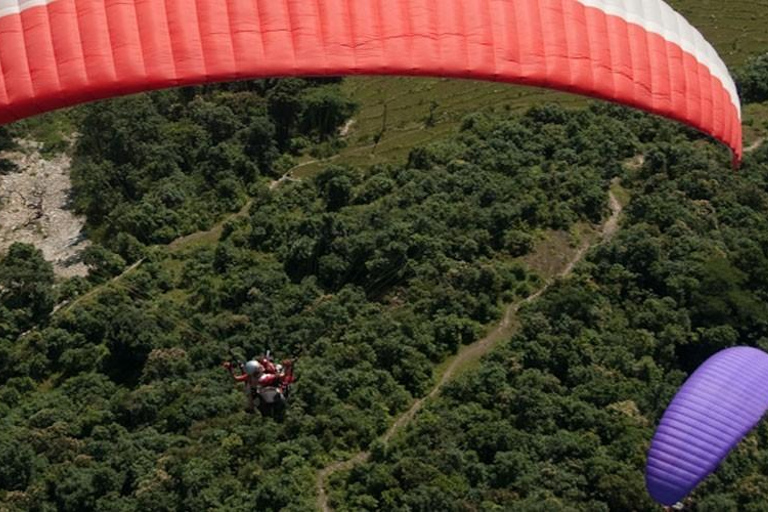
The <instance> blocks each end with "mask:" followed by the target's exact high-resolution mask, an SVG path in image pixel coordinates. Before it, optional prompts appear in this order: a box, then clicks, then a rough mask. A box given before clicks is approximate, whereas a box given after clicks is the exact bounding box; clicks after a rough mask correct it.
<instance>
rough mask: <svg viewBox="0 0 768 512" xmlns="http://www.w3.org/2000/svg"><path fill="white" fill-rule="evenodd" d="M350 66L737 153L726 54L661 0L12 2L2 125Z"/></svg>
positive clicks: (0, 71)
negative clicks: (579, 111) (111, 101)
mask: <svg viewBox="0 0 768 512" xmlns="http://www.w3.org/2000/svg"><path fill="white" fill-rule="evenodd" d="M349 74H369V75H374V74H391V75H423V76H444V77H458V78H474V79H483V80H494V81H502V82H514V83H523V84H528V85H538V86H543V87H550V88H555V89H560V90H566V91H571V92H575V93H581V94H585V95H589V96H593V97H598V98H603V99H607V100H611V101H615V102H618V103H622V104H626V105H631V106H634V107H637V108H640V109H643V110H647V111H650V112H655V113H657V114H661V115H664V116H667V117H670V118H673V119H676V120H678V121H682V122H684V123H687V124H689V125H691V126H694V127H696V128H698V129H700V130H701V131H703V132H706V133H707V134H710V135H711V136H713V137H715V138H717V139H719V140H721V141H723V142H724V143H726V144H727V145H728V146H729V147H730V148H731V149H732V151H733V153H734V157H735V159H736V160H737V161H738V160H739V159H740V158H741V153H742V140H741V121H740V118H741V112H740V104H739V99H738V95H737V93H736V87H735V85H734V82H733V80H732V78H731V76H730V75H729V73H728V70H727V68H726V66H725V65H724V64H723V62H722V60H721V59H720V58H719V57H718V55H717V53H716V52H715V50H714V49H713V48H712V46H711V45H710V44H709V43H707V42H706V41H705V40H704V38H703V37H702V36H701V34H700V33H699V32H698V31H696V30H695V29H694V28H693V27H692V26H691V25H690V24H689V23H688V22H687V21H686V20H685V19H684V18H683V17H682V16H680V15H679V14H678V13H676V12H675V11H674V10H672V8H671V7H669V6H668V5H667V4H666V3H664V2H662V1H661V0H355V1H353V2H350V1H348V0H281V1H275V0H196V1H191V0H163V1H158V0H130V1H125V0H0V123H7V122H10V121H13V120H16V119H20V118H23V117H27V116H30V115H33V114H35V113H39V112H43V111H47V110H51V109H55V108H59V107H63V106H67V105H72V104H75V103H80V102H84V101H90V100H94V99H98V98H105V97H110V96H116V95H120V94H128V93H131V92H138V91H145V90H148V89H157V88H163V87H171V86H177V85H185V84H186V85H189V84H199V83H204V82H212V81H228V80H237V79H248V78H263V77H275V76H323V75H349Z"/></svg>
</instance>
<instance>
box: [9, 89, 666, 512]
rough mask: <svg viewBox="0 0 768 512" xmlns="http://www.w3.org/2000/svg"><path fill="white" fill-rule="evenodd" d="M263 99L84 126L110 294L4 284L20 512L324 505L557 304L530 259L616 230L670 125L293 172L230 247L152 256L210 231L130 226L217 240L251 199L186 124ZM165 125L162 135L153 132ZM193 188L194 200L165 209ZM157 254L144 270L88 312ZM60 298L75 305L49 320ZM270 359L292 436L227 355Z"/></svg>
mask: <svg viewBox="0 0 768 512" xmlns="http://www.w3.org/2000/svg"><path fill="white" fill-rule="evenodd" d="M253 87H256V86H255V85H254V86H247V87H245V89H244V90H240V89H236V90H235V91H233V90H231V89H229V88H222V89H217V88H211V89H206V90H197V91H186V92H184V93H181V92H178V93H173V92H171V93H155V94H151V95H145V96H139V97H135V98H129V99H125V100H119V101H117V102H114V103H110V104H100V105H97V106H92V107H89V108H88V109H86V111H85V113H84V114H83V115H82V123H83V125H82V126H81V127H80V129H79V131H80V132H81V133H82V134H83V135H82V139H81V141H80V142H79V143H78V147H77V149H76V152H75V173H76V174H75V176H76V178H77V187H78V188H77V190H76V193H77V195H76V201H77V203H78V204H79V205H80V207H81V208H83V211H85V212H87V213H88V215H89V218H88V219H89V225H90V227H91V229H92V230H93V232H94V233H95V234H97V235H98V236H97V239H99V240H101V241H102V244H103V245H96V246H95V248H94V249H92V250H91V251H90V253H89V254H88V256H87V257H88V260H87V261H88V262H89V264H90V265H91V266H92V267H93V269H94V273H93V274H92V276H91V279H90V280H89V281H84V280H82V279H73V280H70V281H67V282H65V283H62V284H60V285H58V286H55V285H54V281H53V278H52V273H51V270H50V266H48V265H47V264H46V263H45V262H43V261H42V258H41V256H40V254H39V252H37V251H36V250H34V249H33V248H30V247H28V246H24V245H16V246H14V247H13V248H12V250H11V252H10V254H9V255H8V256H7V257H6V258H5V259H4V260H3V262H2V266H1V267H0V286H1V287H2V290H3V293H2V295H0V318H2V323H0V326H1V329H2V332H1V335H0V356H2V357H0V382H2V400H0V415H1V416H2V417H3V420H2V434H0V460H2V461H3V463H2V467H3V469H2V470H0V489H2V490H1V491H0V500H2V501H0V503H2V504H3V506H5V507H10V508H11V509H12V510H65V511H70V510H71V511H75V510H76V511H88V510H99V511H102V510H114V511H129V510H142V511H143V510H207V509H216V508H223V507H226V508H227V509H229V510H252V509H253V502H254V499H255V500H257V503H258V504H259V509H261V510H307V509H308V508H310V507H311V506H312V503H313V498H314V482H313V475H314V471H315V469H316V468H317V467H318V466H320V465H322V464H323V463H325V462H327V461H329V460H330V459H331V458H332V457H334V456H335V455H336V454H338V453H344V452H351V451H354V450H357V449H359V448H362V447H366V446H368V445H369V444H370V443H371V442H372V441H373V440H374V439H375V438H376V436H377V435H378V434H380V433H381V432H383V431H384V429H385V428H386V427H387V425H388V424H389V422H390V421H391V418H392V417H393V415H394V414H396V413H397V412H398V411H401V410H403V409H404V408H405V407H406V406H407V404H408V403H409V401H410V399H411V397H413V396H418V395H421V394H423V393H424V392H425V390H426V389H428V387H429V386H430V384H431V378H432V371H433V368H434V366H435V365H436V364H437V363H439V362H441V361H442V360H443V359H444V358H445V357H446V356H447V355H449V354H451V353H453V352H455V350H456V349H457V348H458V346H459V345H461V344H462V343H467V342H470V341H472V340H474V339H476V337H477V336H478V335H479V333H480V332H482V330H483V328H484V325H486V324H488V323H489V322H492V321H494V320H495V319H496V318H498V316H499V314H500V311H501V304H502V303H503V302H506V301H510V300H514V299H515V297H520V296H525V295H526V294H528V293H530V291H531V290H532V289H535V288H536V287H538V286H539V285H538V282H537V279H538V278H537V277H536V276H534V275H531V274H530V273H529V272H528V271H527V270H526V269H525V267H524V266H523V265H522V264H521V263H520V261H519V260H518V259H516V258H517V257H518V256H521V255H524V254H526V253H528V252H529V251H530V250H531V248H532V247H533V246H534V244H535V241H536V240H537V239H538V237H540V236H541V233H542V230H545V229H550V228H553V229H565V230H567V229H569V228H570V227H572V226H573V225H574V223H576V222H598V221H599V220H600V219H601V217H602V216H603V214H604V212H605V209H606V194H605V190H606V187H607V183H608V180H609V179H610V178H611V177H612V176H613V175H614V174H615V173H617V172H619V171H620V165H619V163H618V162H620V161H622V160H623V159H626V158H628V157H630V156H632V155H634V154H635V153H636V152H637V151H638V150H639V148H640V147H641V145H642V144H643V142H644V141H643V139H642V138H643V137H646V135H647V134H650V133H656V132H657V131H658V129H659V127H660V126H661V127H664V128H663V130H667V129H668V125H667V124H665V123H662V122H660V121H657V120H651V119H649V118H645V117H642V116H639V115H634V114H633V115H629V114H627V113H625V112H624V111H622V110H619V109H615V108H610V107H595V108H593V109H591V110H586V111H582V112H566V111H563V110H562V109H558V108H555V107H545V108H540V109H534V110H532V111H531V112H530V113H529V114H527V115H526V116H524V117H514V116H510V115H509V114H508V113H506V112H503V111H502V112H499V113H496V114H493V113H486V114H478V115H475V116H472V117H470V118H468V119H467V120H466V121H465V122H464V125H463V127H462V130H461V132H460V133H459V134H457V135H456V136H455V137H453V138H452V139H450V140H446V141H444V142H442V143H440V144H435V145H431V146H428V147H423V148H419V149H417V150H415V151H413V153H412V154H411V157H410V159H409V161H408V162H404V163H403V164H402V165H399V166H388V167H375V168H372V169H370V170H368V171H366V172H362V173H361V172H360V171H359V170H352V169H348V168H344V167H338V166H329V167H328V168H327V169H326V170H325V171H324V172H322V173H321V174H319V175H318V176H317V177H316V178H315V179H313V180H309V181H304V182H300V183H288V184H287V185H285V186H283V187H280V188H279V189H277V190H275V191H270V189H269V187H268V180H266V179H263V178H261V177H260V176H262V175H266V176H268V177H270V178H271V177H273V176H274V175H275V172H274V167H273V166H272V164H269V165H267V164H265V167H264V168H263V169H260V168H257V169H254V170H253V173H252V174H250V175H248V176H247V177H246V176H244V175H241V174H236V177H235V178H232V181H233V183H236V184H237V187H234V188H238V187H242V190H243V194H244V193H245V190H246V185H247V191H248V192H249V193H250V194H251V196H252V197H253V205H252V206H251V208H250V211H249V212H248V214H247V215H246V216H244V217H234V218H233V220H231V221H230V222H228V223H227V224H226V225H225V226H224V229H223V231H222V235H221V237H220V240H218V241H217V242H216V241H214V243H212V244H208V243H202V244H194V243H193V244H190V245H188V246H186V247H184V246H182V247H181V248H176V249H175V250H172V251H170V250H167V249H163V248H156V247H151V246H148V245H146V244H148V243H154V242H159V241H161V240H164V239H166V238H168V237H170V236H171V234H174V235H178V234H181V233H184V232H186V231H187V228H189V229H191V225H189V226H187V225H186V224H183V223H182V224H174V223H170V224H163V223H162V222H156V223H154V224H153V223H152V222H146V223H144V222H133V221H131V222H128V221H127V220H126V219H139V218H142V215H144V214H146V215H147V216H148V217H147V218H148V219H150V220H151V219H153V218H154V217H153V215H157V214H158V212H165V213H163V215H167V216H169V218H178V219H179V220H180V222H181V221H182V220H183V221H184V222H187V221H189V220H190V218H191V216H192V212H193V211H194V212H195V213H198V214H199V215H200V218H203V217H205V218H206V219H210V220H209V221H207V222H206V224H207V223H210V222H212V221H213V220H215V219H216V214H217V213H219V212H224V211H231V210H235V209H237V208H239V207H240V206H241V204H242V203H243V202H244V198H243V199H242V200H238V201H236V202H234V203H228V202H227V200H228V199H229V198H230V196H229V195H227V194H219V192H217V190H218V189H216V188H215V187H214V188H213V191H209V190H208V188H206V186H204V183H207V182H206V181H205V180H206V179H207V176H208V175H210V176H216V177H218V178H217V180H216V181H217V182H218V181H219V179H220V180H222V181H223V180H225V179H227V178H226V176H230V174H228V173H230V172H232V166H234V165H235V164H236V163H237V161H234V162H233V161H223V162H219V163H218V164H217V166H212V165H211V162H210V161H209V160H208V156H207V155H208V154H215V153H216V151H215V150H213V149H211V150H210V152H209V153H206V154H203V153H200V154H195V155H196V156H195V157H194V158H192V159H191V160H190V161H189V162H186V163H184V160H183V158H182V157H186V156H188V152H189V151H191V150H192V148H194V145H183V144H180V145H174V144H171V143H169V142H168V140H167V139H166V138H165V137H160V136H159V135H158V134H166V135H167V134H174V133H175V132H174V130H175V129H178V128H179V125H180V124H183V125H185V131H184V133H187V132H188V131H191V132H194V133H199V134H203V135H204V136H202V137H201V140H205V141H207V140H209V139H210V138H211V137H213V136H214V135H213V134H212V133H218V132H216V131H215V128H216V127H217V126H218V125H217V124H215V123H214V124H212V125H204V124H199V125H198V124H195V123H193V122H192V121H190V119H195V117H194V116H195V115H198V114H199V112H200V111H201V109H202V110H203V111H204V110H205V109H213V110H214V111H216V112H219V110H220V109H222V108H224V107H222V106H221V103H219V102H224V103H227V102H230V103H231V104H232V105H233V106H232V107H231V108H235V106H243V105H245V106H246V107H247V106H248V105H249V104H255V103H259V102H260V101H261V100H260V99H259V98H261V96H260V94H254V90H253ZM272 87H274V88H279V87H280V86H279V85H275V84H272ZM324 87H327V86H326V85H324V84H323V85H321V86H320V88H324ZM193 92H194V94H192V93H193ZM256 92H258V91H256ZM185 94H188V95H189V96H185ZM267 94H268V93H267ZM308 94H309V93H308ZM233 95H234V96H237V97H238V98H239V99H238V100H237V101H234V100H232V97H233ZM251 95H253V96H255V98H254V99H252V100H251V101H250V102H249V101H246V99H247V98H250V97H251ZM337 99H338V98H337ZM335 104H336V105H337V108H338V111H339V112H340V114H339V115H338V117H337V118H335V119H336V121H334V122H333V124H332V125H333V126H337V125H338V124H339V122H340V120H342V119H343V116H342V114H345V113H348V111H349V110H348V109H349V107H348V103H347V102H345V101H343V98H342V99H341V100H338V101H336V102H335ZM244 108H245V107H244ZM224 110H225V111H226V109H224ZM139 112H144V113H145V115H146V118H143V117H140V116H138V114H137V113H139ZM243 112H245V113H244V114H243V116H244V117H242V118H240V117H238V116H237V115H236V116H235V117H236V118H237V119H238V121H237V122H236V123H234V125H236V126H238V127H240V128H238V130H236V131H234V132H233V131H232V130H229V131H226V130H224V132H225V133H227V134H229V135H231V138H228V139H226V140H228V141H229V142H228V143H232V144H239V143H243V141H244V140H249V139H248V137H247V136H246V134H248V133H250V131H249V130H250V129H251V128H252V127H253V126H252V124H250V123H251V120H252V119H254V118H253V117H252V116H251V114H250V112H251V111H249V110H248V108H245V110H243ZM137 116H138V117H137ZM146 119H149V120H150V121H149V126H150V127H149V128H146V129H147V130H150V131H151V133H153V134H154V136H152V137H145V135H144V133H145V132H144V128H143V129H139V128H137V125H136V123H143V122H145V121H146ZM213 119H217V120H218V119H220V118H219V117H218V116H213ZM106 120H109V121H106ZM264 122H265V121H264V120H263V119H261V120H260V121H258V122H257V123H256V124H257V125H259V126H260V125H261V124H263V123H264ZM99 123H101V125H100V126H101V128H100V129H98V130H96V129H94V126H95V125H98V124H99ZM110 126H111V127H112V128H111V129H110ZM330 126H331V125H328V127H330ZM296 130H297V131H296V132H295V133H293V134H291V138H290V140H296V139H297V138H301V137H305V138H306V139H308V140H313V139H314V140H315V142H316V143H321V144H322V136H321V134H319V133H318V132H317V131H316V130H317V129H316V127H315V125H314V124H313V123H297V128H296ZM646 132H647V134H646V135H643V134H644V133H646ZM238 134H239V135H238ZM637 134H641V135H640V136H638V135H637ZM326 135H328V136H330V137H332V136H333V135H329V134H326ZM102 137H103V139H102ZM171 139H173V140H176V141H178V140H179V139H178V138H176V139H174V138H173V137H171ZM181 139H182V140H183V139H184V138H183V137H182V138H181ZM259 140H261V139H259ZM270 140H274V144H273V145H270V146H269V147H274V148H275V155H274V157H272V158H271V160H270V162H272V163H274V162H276V161H280V160H281V159H283V158H286V157H281V156H280V151H282V150H283V149H281V143H280V137H278V136H277V135H276V136H275V138H274V139H270ZM285 140H288V139H285ZM233 141H234V142H233ZM210 147H212V146H209V148H210ZM291 147H292V143H290V144H288V145H286V146H285V147H284V150H285V151H286V152H287V153H290V151H292V149H291ZM160 149H162V154H163V155H164V156H163V157H162V158H159V157H158V156H157V152H158V151H160ZM241 150H242V147H239V148H238V150H237V151H234V152H233V153H232V154H234V155H237V154H239V153H238V152H239V151H241ZM260 154H261V153H260ZM248 161H249V162H250V160H248ZM174 162H175V163H174ZM117 164H120V165H121V166H123V167H122V168H121V169H122V170H116V169H115V166H116V165H117ZM158 164H162V165H161V166H162V169H158V167H157V165H158ZM166 164H168V165H170V167H167V166H166ZM182 164H183V165H182ZM110 168H112V169H113V171H112V172H113V173H114V174H108V173H107V172H106V170H107V169H110ZM213 168H215V169H216V172H212V171H211V169H213ZM155 172H157V173H159V174H157V175H154V174H153V173H155ZM206 173H208V174H206ZM225 175H226V176H225ZM86 176H88V177H90V179H93V180H96V181H98V180H102V186H99V187H93V186H89V185H87V183H86V181H87V180H86V179H85V178H86ZM99 176H101V178H99ZM151 176H155V177H156V178H157V179H151V178H150V177H151ZM230 177H231V176H230ZM105 180H106V181H105ZM179 190H181V191H187V192H186V195H185V194H181V197H183V200H180V201H177V202H171V203H164V202H163V199H162V198H164V197H168V196H173V195H174V191H179ZM238 190H240V189H238ZM238 194H239V192H238ZM157 201H159V202H157ZM161 203H162V204H163V205H165V206H166V207H167V210H162V208H161V207H160V204H161ZM105 204H111V205H112V206H111V207H110V209H107V208H104V205H105ZM148 205H149V206H148ZM222 205H224V206H222ZM174 208H175V209H174ZM115 211H120V212H122V215H123V216H122V217H120V216H117V215H116V214H115V213H114V212H115ZM195 222H197V221H195ZM137 226H150V228H149V229H146V230H140V229H137ZM152 226H157V229H154V228H152ZM169 226H170V227H171V228H172V229H170V230H168V231H167V232H166V231H165V228H166V227H169ZM116 253H119V254H116ZM138 255H143V257H145V260H144V262H143V264H142V265H141V266H139V267H138V269H136V270H134V271H132V272H130V273H128V274H126V275H125V276H123V277H122V278H120V279H119V280H116V281H114V282H112V283H109V284H108V285H106V286H102V287H99V288H96V289H94V290H93V292H92V293H91V294H88V295H84V294H85V292H86V291H87V290H89V289H90V288H93V286H94V283H98V282H101V281H104V280H105V279H106V278H107V277H108V276H109V275H112V274H115V273H116V272H119V271H120V269H121V268H122V266H123V264H124V262H125V261H131V260H133V259H136V258H137V257H138ZM78 296H79V297H80V299H79V300H78V299H77V297H78ZM62 301H70V304H67V305H64V307H63V308H62V309H61V310H59V311H58V312H57V313H56V314H54V315H52V316H51V315H50V313H51V311H52V308H53V306H54V304H56V303H57V302H58V303H62ZM267 347H270V348H272V349H273V350H275V351H276V352H277V354H278V356H300V359H299V363H298V364H299V379H300V380H299V382H298V384H297V386H296V389H295V395H294V397H293V400H292V402H291V405H290V408H289V411H288V414H287V417H286V420H285V421H284V422H282V423H275V422H274V421H273V420H272V419H263V418H258V417H251V416H248V415H246V414H245V413H244V412H242V407H243V398H242V395H241V392H240V390H239V389H237V388H236V387H235V386H234V385H233V383H232V382H231V381H230V380H229V378H228V377H227V376H226V374H225V372H223V371H222V369H221V368H220V364H221V362H222V361H223V360H224V358H226V357H227V353H228V351H229V350H230V349H234V350H235V351H237V352H240V353H241V354H242V355H252V354H254V353H256V352H258V351H261V350H263V349H264V348H267Z"/></svg>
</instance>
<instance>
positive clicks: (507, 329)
mask: <svg viewBox="0 0 768 512" xmlns="http://www.w3.org/2000/svg"><path fill="white" fill-rule="evenodd" d="M609 202H610V203H609V204H610V208H611V215H610V217H608V219H606V220H605V222H604V223H603V225H602V228H601V229H600V236H599V238H598V239H597V240H594V241H587V242H585V243H584V244H582V245H581V247H579V249H578V250H577V251H576V252H575V253H574V255H573V257H572V258H571V259H570V261H569V262H568V263H567V264H566V265H565V267H563V269H562V270H561V271H560V272H558V273H557V277H559V278H563V277H567V276H568V275H570V274H571V273H572V272H573V269H574V268H575V267H576V265H577V264H578V263H579V262H580V261H581V260H582V259H583V258H584V256H585V255H586V253H587V251H589V249H591V248H592V247H593V246H594V245H596V244H598V243H602V242H603V241H606V240H610V239H611V238H612V237H613V235H615V234H616V232H617V231H618V229H619V219H620V217H621V212H622V210H623V207H622V205H621V203H620V202H619V200H618V199H617V198H616V196H615V195H614V194H613V192H609ZM554 282H555V280H554V279H550V280H549V281H547V283H546V284H545V285H544V286H543V287H542V288H541V289H539V291H537V292H536V293H534V294H533V295H531V296H529V297H527V298H525V299H523V300H521V301H519V302H516V303H514V304H511V305H510V306H509V307H507V309H506V311H505V313H504V317H503V318H502V319H501V321H500V322H499V323H498V324H497V326H496V327H495V328H494V329H493V330H492V331H491V332H490V333H488V334H487V335H486V336H485V337H484V338H482V339H480V340H478V341H476V342H475V343H473V344H471V345H467V346H465V347H463V348H462V349H461V350H460V351H459V353H458V354H457V355H456V356H454V358H453V360H452V361H451V363H450V364H449V365H448V366H447V367H446V368H445V371H444V372H443V374H442V375H441V376H440V378H439V379H438V381H437V384H435V386H434V387H433V388H432V390H431V391H430V392H429V393H428V394H427V395H426V396H424V397H422V398H420V399H418V400H416V401H414V402H413V404H412V405H411V407H410V408H409V409H408V410H407V411H405V412H404V413H402V414H401V415H400V416H399V417H398V418H397V419H396V420H395V422H394V423H393V424H392V426H391V427H389V429H388V430H387V431H386V432H385V433H384V435H382V436H381V437H380V438H379V441H382V442H383V443H385V444H386V443H388V442H389V441H390V440H391V439H392V438H393V437H394V435H395V434H396V433H397V432H399V431H400V430H401V429H402V428H404V427H405V426H406V425H408V424H409V423H410V422H411V421H412V420H413V418H414V417H415V416H416V414H417V413H418V412H419V411H420V410H421V408H422V407H423V406H424V403H425V402H426V401H427V400H430V399H432V398H435V397H436V396H437V395H438V394H439V393H440V391H441V390H442V389H443V387H445V385H446V384H447V383H448V382H450V381H451V379H453V377H454V376H455V375H456V372H457V370H458V369H459V368H461V367H463V366H465V365H467V364H468V363H471V362H473V361H477V360H479V359H480V358H481V357H483V356H484V355H486V354H488V353H489V352H490V351H492V350H493V349H494V348H495V347H496V346H497V345H498V344H499V343H500V342H501V341H502V340H504V339H507V338H508V337H509V336H511V335H512V333H513V331H514V330H515V319H516V317H517V313H518V311H520V308H521V307H522V306H523V305H525V304H529V303H531V302H533V301H535V300H536V299H538V298H539V297H541V296H542V295H543V294H544V293H545V292H546V291H547V290H549V288H550V287H551V286H552V284H553V283H554ZM370 456H371V453H370V452H369V451H364V452H359V453H357V454H355V455H353V456H352V457H350V458H349V459H346V460H342V461H338V462H334V463H333V464H330V465H328V466H326V467H325V468H323V469H321V470H320V471H318V473H317V480H316V488H317V508H318V509H319V510H321V511H322V512H331V511H332V510H333V509H332V508H331V506H330V504H329V503H328V493H327V490H326V483H327V482H328V479H329V478H330V476H331V475H333V474H334V473H337V472H339V471H347V470H349V469H352V468H353V467H355V466H356V465H358V464H362V463H364V462H367V461H368V459H370Z"/></svg>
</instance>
